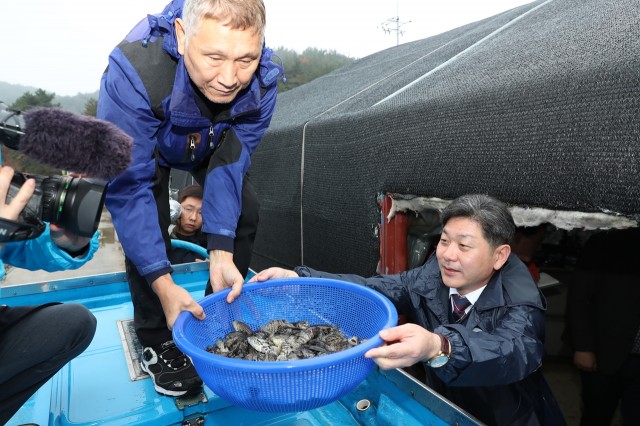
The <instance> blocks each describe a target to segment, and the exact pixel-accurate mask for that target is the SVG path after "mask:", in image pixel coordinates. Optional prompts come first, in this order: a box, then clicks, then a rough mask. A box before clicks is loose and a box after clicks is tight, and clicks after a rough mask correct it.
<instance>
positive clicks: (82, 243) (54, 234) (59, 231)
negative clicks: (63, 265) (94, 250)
mask: <svg viewBox="0 0 640 426" xmlns="http://www.w3.org/2000/svg"><path fill="white" fill-rule="evenodd" d="M49 229H50V230H51V239H52V240H53V242H54V243H56V245H57V246H58V247H60V248H61V249H63V250H66V251H69V252H77V251H80V250H82V249H83V248H85V247H86V246H87V244H89V241H91V238H90V237H81V236H78V235H76V234H74V233H72V232H69V231H66V230H65V229H64V228H62V227H60V226H58V225H55V224H53V223H50V224H49Z"/></svg>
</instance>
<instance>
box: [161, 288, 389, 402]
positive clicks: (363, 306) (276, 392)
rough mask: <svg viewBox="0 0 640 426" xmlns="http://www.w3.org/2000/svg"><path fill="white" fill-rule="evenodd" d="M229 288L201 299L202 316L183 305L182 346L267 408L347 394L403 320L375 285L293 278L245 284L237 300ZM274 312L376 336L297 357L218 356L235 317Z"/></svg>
mask: <svg viewBox="0 0 640 426" xmlns="http://www.w3.org/2000/svg"><path fill="white" fill-rule="evenodd" d="M228 293H229V290H224V291H221V292H218V293H214V294H212V295H209V296H207V297H205V298H204V299H202V300H201V301H200V304H201V305H202V307H203V308H204V310H205V312H206V314H207V317H206V319H204V320H202V321H200V320H197V319H196V318H194V317H193V316H192V315H191V314H190V313H188V312H183V313H182V314H180V316H179V317H178V319H177V320H176V322H175V324H174V327H173V338H174V341H175V343H176V345H177V346H178V348H180V350H182V351H183V352H184V353H186V354H187V355H189V356H190V357H191V359H192V360H193V365H194V366H195V368H196V371H197V372H198V374H199V375H200V377H201V378H202V380H203V381H204V383H205V384H206V385H207V386H208V387H209V388H210V389H211V390H212V391H213V392H215V393H216V394H217V395H218V396H220V397H221V398H223V399H225V400H227V401H229V402H230V403H232V404H234V405H237V406H240V407H243V408H246V409H249V410H256V411H263V412H271V413H278V412H296V411H306V410H311V409H314V408H317V407H320V406H322V405H325V404H329V403H331V402H333V401H335V400H337V399H340V398H341V397H343V396H344V395H346V394H347V393H349V392H350V391H352V390H353V389H354V388H355V387H356V386H358V384H360V382H362V380H364V379H365V378H366V377H367V375H368V374H369V373H370V372H371V370H372V368H373V367H374V362H373V361H372V360H370V359H368V358H365V357H364V353H365V352H366V351H368V350H369V349H372V348H375V347H377V346H380V345H381V344H382V339H381V338H380V337H379V336H378V332H379V331H380V330H382V329H384V328H389V327H393V326H395V325H396V322H397V319H398V315H397V312H396V309H395V307H394V306H393V305H392V304H391V302H390V301H389V300H388V299H387V298H386V297H385V296H383V295H382V294H380V293H378V292H376V291H374V290H371V289H369V288H367V287H364V286H361V285H358V284H352V283H348V282H343V281H338V280H330V279H322V278H285V279H274V280H269V281H266V282H263V283H255V284H245V286H244V288H243V291H242V294H241V295H240V297H238V299H236V300H235V301H234V302H233V303H230V304H229V303H227V302H226V296H227V294H228ZM273 319H285V320H288V321H291V322H295V321H309V323H311V324H312V325H315V324H332V325H338V326H339V327H340V330H341V331H342V332H343V333H344V334H345V335H346V336H347V338H349V337H351V336H358V337H359V338H361V339H368V340H367V341H366V342H364V343H361V344H359V345H357V346H354V347H352V348H350V349H347V350H344V351H341V352H337V353H333V354H329V355H323V356H319V357H315V358H310V359H302V360H295V361H271V362H267V361H247V360H243V359H233V358H225V357H223V356H219V355H214V354H212V353H209V352H207V351H206V350H205V348H206V347H207V346H209V345H211V344H213V343H215V341H216V340H217V339H218V338H223V337H224V336H226V335H227V333H229V332H230V331H232V330H233V329H232V324H231V322H232V321H233V320H240V321H243V322H244V323H246V324H247V325H248V326H249V327H251V329H252V330H257V329H258V328H260V327H261V326H263V325H265V324H266V323H268V322H269V321H270V320H273Z"/></svg>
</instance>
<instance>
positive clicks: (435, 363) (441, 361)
mask: <svg viewBox="0 0 640 426" xmlns="http://www.w3.org/2000/svg"><path fill="white" fill-rule="evenodd" d="M447 362H449V357H448V356H446V355H443V354H440V355H438V356H437V357H435V358H432V359H430V360H429V363H428V364H429V367H431V368H438V367H442V366H443V365H445V364H446V363H447Z"/></svg>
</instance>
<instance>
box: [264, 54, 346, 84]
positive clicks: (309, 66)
mask: <svg viewBox="0 0 640 426" xmlns="http://www.w3.org/2000/svg"><path fill="white" fill-rule="evenodd" d="M274 51H275V53H276V54H277V55H278V56H279V57H280V59H281V60H282V63H283V65H284V73H285V75H286V77H287V82H286V83H285V84H282V81H280V82H279V83H278V85H279V86H278V87H279V90H280V92H284V91H286V90H291V89H293V88H295V87H298V86H300V85H302V84H305V83H308V82H310V81H311V80H314V79H316V78H318V77H320V76H322V75H324V74H328V73H330V72H331V71H333V70H335V69H338V68H340V67H342V66H344V65H347V64H350V63H351V62H353V61H355V59H354V58H350V57H348V56H345V55H342V54H339V53H336V51H335V50H324V49H317V48H315V47H308V48H306V49H305V50H304V51H303V52H302V53H301V54H299V53H297V52H296V51H295V50H292V49H287V48H285V47H279V48H276V49H274ZM276 61H277V59H276Z"/></svg>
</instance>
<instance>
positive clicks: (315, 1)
mask: <svg viewBox="0 0 640 426" xmlns="http://www.w3.org/2000/svg"><path fill="white" fill-rule="evenodd" d="M264 1H265V5H266V7H267V31H266V41H267V45H268V46H270V47H272V48H275V47H281V46H282V47H286V48H289V49H294V50H296V51H298V52H302V51H303V50H304V49H305V48H307V47H316V48H319V49H326V50H335V51H336V52H338V53H342V54H344V55H347V56H351V57H354V58H361V57H364V56H367V55H370V54H371V53H374V52H377V51H380V50H383V49H386V48H389V47H393V46H395V45H396V42H397V36H398V32H397V31H395V30H396V24H395V22H397V23H398V24H400V31H401V34H400V35H399V42H400V43H406V42H409V41H413V40H419V39H423V38H426V37H429V36H432V35H435V34H440V33H442V32H444V31H447V30H450V29H452V28H456V27H459V26H461V25H464V24H467V23H469V22H474V21H478V20H480V19H483V18H486V17H489V16H493V15H495V14H497V13H500V12H502V11H505V10H509V9H512V8H514V7H516V6H520V5H523V4H527V3H530V2H531V1H532V0H264ZM168 2H169V1H168V0H108V1H104V2H97V1H95V0H7V1H4V2H3V4H2V11H3V16H4V19H3V22H2V25H0V40H1V41H2V47H1V49H0V58H1V62H0V81H4V82H8V83H14V84H23V85H28V86H34V87H37V88H42V89H44V90H46V91H48V92H55V93H56V94H57V95H65V96H67V95H75V94H77V93H78V92H80V93H87V92H93V91H95V90H98V88H99V85H100V75H101V74H102V71H103V70H104V68H105V66H106V65H107V57H108V55H109V52H110V51H111V50H112V49H113V47H114V46H115V45H116V44H117V43H118V42H119V41H120V40H121V39H122V38H124V36H125V35H126V33H127V32H128V31H129V30H130V29H131V27H132V26H133V25H135V24H136V23H137V22H138V21H140V19H142V18H143V17H145V16H146V14H147V13H157V12H160V11H162V9H163V7H164V6H165V4H166V3H168ZM385 23H386V25H385ZM385 27H386V28H387V29H389V30H391V31H386V32H385V30H384V28H385ZM285 69H286V64H285ZM0 99H2V93H0Z"/></svg>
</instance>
